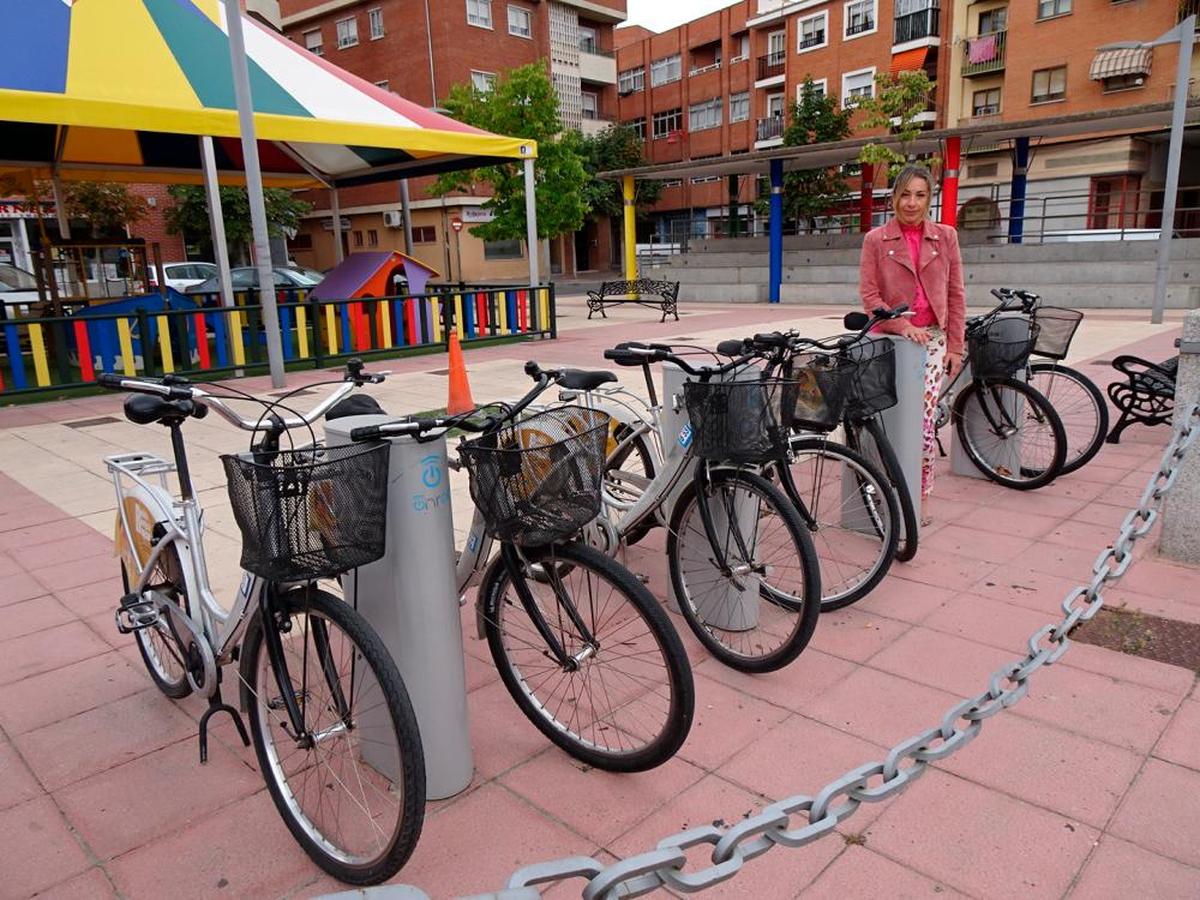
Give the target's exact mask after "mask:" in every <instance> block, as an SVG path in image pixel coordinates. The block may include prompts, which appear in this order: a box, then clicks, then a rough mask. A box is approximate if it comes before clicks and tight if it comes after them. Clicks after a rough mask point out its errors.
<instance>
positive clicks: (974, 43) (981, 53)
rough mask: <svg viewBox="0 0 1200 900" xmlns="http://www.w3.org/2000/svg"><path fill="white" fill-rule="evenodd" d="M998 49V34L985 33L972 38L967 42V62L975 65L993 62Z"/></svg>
mask: <svg viewBox="0 0 1200 900" xmlns="http://www.w3.org/2000/svg"><path fill="white" fill-rule="evenodd" d="M997 51H998V42H997V40H996V35H994V34H985V35H981V36H980V37H977V38H971V39H970V40H969V41H968V42H967V62H969V63H970V64H971V65H973V66H974V65H979V64H980V63H986V62H991V61H992V60H994V59H995V58H996V54H997Z"/></svg>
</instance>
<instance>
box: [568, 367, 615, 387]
mask: <svg viewBox="0 0 1200 900" xmlns="http://www.w3.org/2000/svg"><path fill="white" fill-rule="evenodd" d="M616 380H617V376H616V375H614V374H613V373H612V372H605V371H604V370H602V369H594V370H591V371H589V370H587V369H563V373H562V377H561V378H559V380H558V383H559V385H560V386H561V387H564V388H566V389H567V390H569V391H590V390H593V389H594V388H598V387H600V385H602V384H608V383H609V382H610V381H616Z"/></svg>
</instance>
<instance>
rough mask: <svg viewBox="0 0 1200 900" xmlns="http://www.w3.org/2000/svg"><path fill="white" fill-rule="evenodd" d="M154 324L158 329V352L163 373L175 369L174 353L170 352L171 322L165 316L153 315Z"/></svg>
mask: <svg viewBox="0 0 1200 900" xmlns="http://www.w3.org/2000/svg"><path fill="white" fill-rule="evenodd" d="M154 319H155V323H154V324H155V326H156V330H157V331H158V352H159V354H160V355H161V356H162V370H163V373H164V374H166V373H170V372H174V371H175V355H174V353H172V352H171V323H170V322H169V321H167V317H166V316H155V317H154Z"/></svg>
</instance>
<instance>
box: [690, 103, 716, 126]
mask: <svg viewBox="0 0 1200 900" xmlns="http://www.w3.org/2000/svg"><path fill="white" fill-rule="evenodd" d="M721 106H722V103H721V98H720V97H713V98H712V99H711V100H705V101H704V102H703V103H693V104H692V105H691V106H689V107H688V130H689V131H704V130H706V129H708V128H720V127H721Z"/></svg>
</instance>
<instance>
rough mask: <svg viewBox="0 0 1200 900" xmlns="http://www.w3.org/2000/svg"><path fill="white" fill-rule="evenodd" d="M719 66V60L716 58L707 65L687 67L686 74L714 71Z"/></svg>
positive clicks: (701, 73)
mask: <svg viewBox="0 0 1200 900" xmlns="http://www.w3.org/2000/svg"><path fill="white" fill-rule="evenodd" d="M720 68H721V61H720V60H717V61H716V62H712V63H708V64H707V65H703V66H696V67H694V68H692V69H688V75H689V76H692V75H703V74H704V73H705V72H715V71H717V70H718V69H720Z"/></svg>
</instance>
